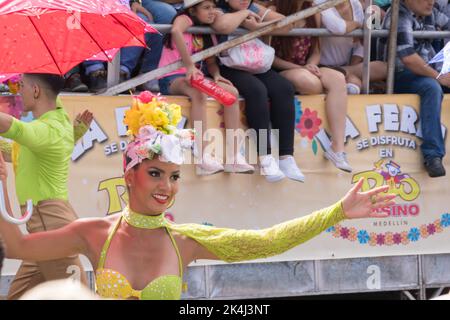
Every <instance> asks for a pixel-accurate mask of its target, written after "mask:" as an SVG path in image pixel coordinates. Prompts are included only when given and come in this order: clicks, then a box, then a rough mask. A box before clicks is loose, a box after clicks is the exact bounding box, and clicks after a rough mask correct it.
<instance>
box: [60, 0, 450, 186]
mask: <svg viewBox="0 0 450 320" xmlns="http://www.w3.org/2000/svg"><path fill="white" fill-rule="evenodd" d="M122 2H123V4H124V5H127V6H129V8H130V9H131V10H133V11H134V12H136V14H137V15H139V16H140V17H141V18H142V19H144V20H145V21H147V22H149V23H155V24H172V30H171V32H170V33H168V34H166V35H160V34H148V35H147V38H146V40H147V41H148V46H149V47H150V48H151V49H150V50H149V49H145V48H142V47H129V48H123V49H122V50H121V63H120V65H121V67H120V81H125V80H128V79H130V77H132V76H136V75H138V74H141V73H145V72H149V71H151V70H154V69H156V68H158V67H159V68H161V67H164V66H166V65H167V64H170V63H172V62H175V61H177V60H180V59H181V60H182V61H183V63H184V65H185V68H183V69H180V70H177V71H175V72H172V73H169V74H166V75H164V76H163V77H162V78H160V79H155V80H152V81H149V82H148V83H144V84H142V85H140V86H139V87H138V88H136V89H137V90H150V91H153V92H161V93H162V94H164V95H171V94H173V95H186V96H188V97H189V98H190V99H191V101H192V113H191V118H192V120H193V121H202V126H203V127H204V129H205V128H206V126H207V121H206V113H205V105H206V95H205V94H203V93H201V92H200V91H199V90H197V89H195V88H193V87H192V86H191V85H190V84H189V82H186V81H185V79H187V80H191V79H193V78H196V77H198V76H203V75H205V76H208V77H210V78H212V79H214V81H216V82H217V83H218V84H219V85H220V86H222V87H223V88H225V89H226V90H227V91H229V92H231V93H232V94H234V95H236V96H238V95H240V96H242V97H243V98H244V100H245V105H246V108H245V114H246V117H247V122H248V125H249V127H250V128H252V129H255V130H256V131H257V132H260V130H267V132H268V133H267V135H268V137H269V136H270V130H269V128H270V127H271V128H273V129H278V130H279V142H280V152H279V156H280V160H279V162H276V161H275V159H273V157H272V156H271V155H270V154H271V145H270V138H268V137H265V139H266V140H267V141H268V142H267V143H266V145H265V146H264V147H263V148H260V143H257V145H258V153H259V156H260V157H259V162H260V164H261V170H262V173H263V175H264V176H265V177H266V179H267V180H268V181H270V182H276V181H279V180H281V179H283V178H284V177H288V178H290V179H293V180H296V181H301V182H303V181H304V180H305V177H304V175H303V173H302V171H301V170H300V168H299V167H298V166H297V165H296V163H295V161H294V158H293V152H294V150H293V149H294V148H293V141H294V119H295V113H294V102H293V101H294V99H293V96H294V94H296V93H298V94H301V95H309V94H322V93H323V94H326V116H327V118H328V123H329V126H330V134H331V136H332V145H331V148H329V149H328V150H327V151H326V152H325V154H324V155H325V157H326V158H327V159H329V160H330V161H331V162H332V163H333V164H334V165H335V166H336V167H337V168H338V169H341V170H343V171H346V172H351V171H352V167H351V165H350V163H349V161H348V159H347V156H346V153H345V148H344V131H345V115H346V110H347V100H348V95H349V94H359V93H360V92H361V86H362V76H363V63H362V61H363V56H364V48H363V46H362V39H361V38H352V37H339V36H336V37H333V36H331V37H320V38H315V37H311V36H302V37H283V36H282V35H283V34H284V33H286V32H287V31H289V30H290V29H291V28H326V29H327V30H329V31H330V32H331V33H333V34H336V35H343V34H346V33H349V32H352V31H354V30H356V29H361V28H362V26H363V23H364V11H365V10H366V9H367V8H365V1H363V0H361V1H360V0H349V1H346V2H344V3H342V4H339V5H337V6H336V7H334V8H331V9H327V10H325V11H322V12H321V13H319V14H316V15H315V16H312V17H310V18H308V19H306V20H301V21H298V22H296V23H295V24H294V25H292V26H291V27H289V28H284V29H282V30H278V31H277V32H275V33H274V34H273V35H272V36H270V37H268V38H265V39H264V41H265V43H266V45H270V46H271V47H272V48H273V49H274V60H273V61H272V60H269V61H265V60H264V59H265V58H264V57H261V60H262V61H261V62H260V64H259V67H260V66H262V65H264V64H266V65H267V66H268V67H266V68H265V69H263V70H262V69H255V68H256V67H251V68H253V69H251V68H250V69H245V70H244V69H242V68H241V67H238V66H235V65H230V64H229V63H226V62H225V59H228V60H229V61H228V62H230V59H231V58H230V57H224V56H226V55H228V54H229V55H230V56H231V53H230V52H228V53H227V52H222V53H221V54H220V55H219V56H218V57H211V58H208V59H206V60H205V61H203V62H202V63H200V64H194V63H193V62H192V60H191V58H190V57H191V56H192V54H194V53H196V52H199V51H201V50H203V49H207V48H208V47H211V46H214V45H216V44H218V43H220V42H223V41H226V40H228V39H230V36H226V34H231V33H233V32H234V31H235V30H236V29H237V28H238V27H242V28H246V29H249V30H251V31H253V30H256V29H259V28H262V27H264V26H265V25H267V24H268V23H270V22H272V21H274V20H278V19H282V18H283V17H285V16H288V15H291V14H293V13H295V12H298V11H300V10H302V9H306V8H308V7H310V6H312V5H316V4H320V3H323V2H325V0H313V1H312V0H296V1H282V0H271V1H250V0H246V1H237V0H208V1H179V0H167V1H163V0H142V1H137V0H133V1H127V0H122ZM432 2H433V3H432ZM421 4H422V6H423V7H425V6H428V7H429V8H427V10H429V12H427V13H419V14H426V15H425V16H424V18H423V19H422V18H418V19H411V18H410V15H411V14H410V13H411V12H412V16H415V15H416V13H415V12H414V10H416V9H415V8H416V7H420V5H421ZM389 8H390V1H388V0H377V1H374V4H373V7H372V8H371V9H372V10H375V11H377V12H379V13H380V17H379V19H382V21H383V24H382V27H383V28H386V29H387V28H389V26H390V16H391V14H390V9H389ZM449 11H450V10H449V5H448V1H442V0H440V1H435V2H434V1H431V0H430V1H425V0H423V1H410V0H405V1H401V10H400V29H399V39H398V48H403V49H401V50H400V49H399V51H398V57H397V63H396V81H395V83H396V86H395V92H396V93H418V94H419V95H421V101H422V102H421V103H422V105H429V104H431V105H433V106H434V107H433V108H423V107H422V108H421V116H422V117H423V118H424V119H430V120H429V121H422V126H423V127H422V129H423V133H424V144H423V145H422V151H423V156H424V164H425V168H426V170H427V172H428V173H429V175H430V176H431V177H439V176H443V175H445V169H444V167H443V165H442V158H443V156H444V153H445V151H444V146H443V139H442V135H441V134H439V132H440V105H441V102H442V98H440V96H442V94H440V93H439V92H440V91H442V92H447V88H448V87H447V80H446V76H445V75H442V76H441V77H439V79H437V75H438V72H439V67H440V66H439V65H430V66H428V67H427V62H428V61H429V60H430V59H431V58H432V57H433V56H434V55H435V54H436V52H438V51H439V50H440V49H442V48H443V46H444V44H445V41H444V39H437V40H433V39H431V40H430V39H413V38H412V36H411V31H413V30H447V29H448V26H449V21H450V20H449V16H448V13H449ZM422 20H423V21H422ZM191 26H209V27H211V28H213V29H214V30H215V31H216V32H217V34H218V35H217V36H216V35H213V36H211V35H191V34H189V33H187V32H186V30H187V29H188V28H189V27H191ZM402 28H405V29H406V31H405V32H402V30H401V29H402ZM373 42H374V48H376V50H374V51H376V52H374V53H376V54H373V55H372V58H371V60H372V61H371V62H370V65H369V68H370V81H371V82H372V83H374V84H375V85H374V86H373V90H374V91H375V92H380V88H381V90H383V88H385V82H384V81H385V80H386V76H387V64H386V61H387V54H386V53H387V39H386V38H380V39H378V41H376V40H375V39H373ZM405 46H408V48H406V49H405V48H404V47H405ZM260 50H262V52H263V53H265V52H268V51H267V50H269V49H268V48H267V47H263V46H262V47H260ZM234 51H235V50H234ZM236 52H237V51H235V53H234V54H236ZM237 54H241V55H245V51H242V50H241V52H238V53H237ZM417 58H420V59H421V60H417ZM242 59H244V58H242ZM231 60H233V59H231ZM410 60H411V61H412V62H410ZM232 62H235V61H232ZM245 63H247V64H249V62H248V61H245ZM408 63H410V65H408ZM241 64H242V62H241ZM405 66H408V67H407V68H406V69H405ZM416 66H417V67H416ZM418 69H420V70H418ZM422 69H423V70H422ZM425 69H427V71H424V70H425ZM432 69H434V70H435V71H431V70H432ZM416 76H418V77H416ZM405 77H416V78H417V81H416V82H415V83H414V84H411V82H410V81H404V79H405ZM423 77H425V78H423ZM436 79H437V81H436ZM428 82H429V83H432V84H430V85H431V86H433V85H434V88H431V90H427V89H425V88H426V87H427V85H426V83H428ZM424 83H425V85H424ZM269 84H270V85H269ZM65 87H66V88H65V90H68V91H88V90H90V91H98V90H102V89H104V88H106V68H105V64H104V62H101V61H86V62H84V63H83V64H82V65H81V66H79V67H77V68H75V69H73V70H72V71H71V72H69V73H68V74H67V75H66V85H65ZM381 92H383V91H381ZM269 106H274V107H272V108H270V107H269ZM225 110H226V112H225V115H224V120H225V127H226V128H227V129H236V128H237V127H238V126H239V106H238V103H236V104H235V105H234V106H233V107H232V108H225ZM239 143H240V142H239V141H237V143H235V145H237V147H236V149H235V150H234V151H235V152H234V155H232V156H231V158H230V159H228V160H229V161H227V165H225V166H224V165H222V164H221V163H220V161H217V159H215V158H214V157H212V156H211V155H209V154H202V158H203V159H202V160H203V161H202V164H201V165H199V166H198V167H197V172H198V174H200V175H210V174H215V173H218V172H222V171H225V172H232V173H252V172H253V171H254V167H253V166H252V165H250V164H248V163H247V162H246V160H245V159H244V158H243V157H242V156H241V155H240V153H239V151H238V150H239V147H238V146H239ZM198 145H201V149H202V150H196V152H197V153H203V150H204V149H205V148H206V146H207V145H206V143H203V144H198ZM260 149H261V150H260Z"/></svg>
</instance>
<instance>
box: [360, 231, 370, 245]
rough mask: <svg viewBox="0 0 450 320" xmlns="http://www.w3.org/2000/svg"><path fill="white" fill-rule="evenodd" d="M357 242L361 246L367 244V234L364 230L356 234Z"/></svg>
mask: <svg viewBox="0 0 450 320" xmlns="http://www.w3.org/2000/svg"><path fill="white" fill-rule="evenodd" d="M358 241H359V243H361V244H366V243H367V242H369V234H368V233H367V231H366V230H359V232H358Z"/></svg>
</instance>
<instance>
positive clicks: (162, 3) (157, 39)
mask: <svg viewBox="0 0 450 320" xmlns="http://www.w3.org/2000/svg"><path fill="white" fill-rule="evenodd" d="M141 2H142V6H143V7H144V8H145V9H147V10H148V11H149V12H150V13H151V14H152V15H153V23H155V24H171V23H172V20H173V19H174V18H175V16H176V15H177V11H181V10H182V9H183V0H142V1H141ZM147 41H148V42H147V43H149V46H150V48H151V50H150V52H149V53H148V55H146V57H145V58H144V60H143V61H142V67H141V70H140V73H147V72H150V71H152V70H155V69H157V68H158V65H159V61H160V59H161V53H162V50H163V35H161V34H158V33H151V34H149V35H148V40H147ZM138 88H139V89H140V90H148V91H155V90H157V91H159V87H158V80H156V79H155V80H151V81H148V82H146V83H144V84H142V85H141V86H139V87H138Z"/></svg>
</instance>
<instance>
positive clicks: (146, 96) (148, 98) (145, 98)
mask: <svg viewBox="0 0 450 320" xmlns="http://www.w3.org/2000/svg"><path fill="white" fill-rule="evenodd" d="M155 97H156V96H155V95H154V94H153V93H151V92H150V91H144V92H141V94H140V95H138V96H137V98H138V99H139V101H141V102H142V103H149V102H152V100H153V98H155Z"/></svg>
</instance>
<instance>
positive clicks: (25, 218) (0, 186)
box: [0, 181, 33, 224]
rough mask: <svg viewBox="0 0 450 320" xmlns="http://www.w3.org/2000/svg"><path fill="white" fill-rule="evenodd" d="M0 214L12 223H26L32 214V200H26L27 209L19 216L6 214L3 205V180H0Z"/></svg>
mask: <svg viewBox="0 0 450 320" xmlns="http://www.w3.org/2000/svg"><path fill="white" fill-rule="evenodd" d="M0 214H1V216H2V217H3V219H5V221H7V222H9V223H12V224H24V223H27V222H28V220H30V218H31V215H32V214H33V201H31V200H27V210H26V212H25V214H24V215H23V216H22V217H21V218H20V219H16V218H14V217H11V216H10V215H9V214H8V211H7V210H6V206H5V195H4V193H3V182H2V181H0Z"/></svg>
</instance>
